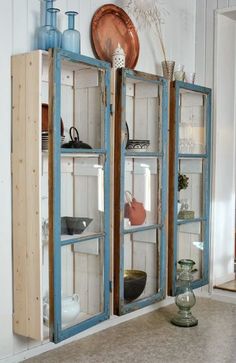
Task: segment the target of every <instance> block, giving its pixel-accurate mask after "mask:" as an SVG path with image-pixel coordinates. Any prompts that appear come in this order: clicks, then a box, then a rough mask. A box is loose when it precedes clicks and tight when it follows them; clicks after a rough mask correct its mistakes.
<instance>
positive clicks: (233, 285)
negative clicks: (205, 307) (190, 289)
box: [215, 279, 236, 292]
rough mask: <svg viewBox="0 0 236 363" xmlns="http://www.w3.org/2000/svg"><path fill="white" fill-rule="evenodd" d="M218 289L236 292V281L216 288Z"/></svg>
mask: <svg viewBox="0 0 236 363" xmlns="http://www.w3.org/2000/svg"><path fill="white" fill-rule="evenodd" d="M215 288H216V289H221V290H226V291H233V292H236V279H235V280H232V281H228V282H225V283H224V284H222V285H217V286H215Z"/></svg>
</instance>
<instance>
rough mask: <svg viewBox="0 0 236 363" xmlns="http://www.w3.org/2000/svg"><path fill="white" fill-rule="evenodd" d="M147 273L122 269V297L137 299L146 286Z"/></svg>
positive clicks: (127, 300) (129, 300)
mask: <svg viewBox="0 0 236 363" xmlns="http://www.w3.org/2000/svg"><path fill="white" fill-rule="evenodd" d="M146 281H147V274H146V272H145V271H140V270H125V271H124V299H125V301H126V302H131V301H133V300H135V299H137V298H138V297H139V296H140V295H141V294H142V292H143V290H144V289H145V286H146Z"/></svg>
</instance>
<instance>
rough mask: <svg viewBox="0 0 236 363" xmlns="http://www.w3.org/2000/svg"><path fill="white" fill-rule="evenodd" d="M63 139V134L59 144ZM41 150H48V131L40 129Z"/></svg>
mask: <svg viewBox="0 0 236 363" xmlns="http://www.w3.org/2000/svg"><path fill="white" fill-rule="evenodd" d="M64 141H65V136H61V144H63V143H64ZM42 150H48V131H42Z"/></svg>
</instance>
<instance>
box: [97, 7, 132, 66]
mask: <svg viewBox="0 0 236 363" xmlns="http://www.w3.org/2000/svg"><path fill="white" fill-rule="evenodd" d="M91 35H92V41H93V46H94V50H95V52H96V54H97V56H98V58H99V59H102V60H105V61H107V62H110V63H111V62H112V54H113V52H114V50H115V49H116V48H117V46H118V43H119V44H120V46H121V47H122V48H123V49H124V52H125V55H126V59H125V66H126V67H127V68H134V67H135V66H136V63H137V61H138V56H139V39H138V34H137V31H136V29H135V27H134V24H133V23H132V21H131V19H130V18H129V16H128V15H127V14H126V12H125V11H124V10H123V9H121V8H120V7H118V6H116V5H114V4H107V5H103V6H101V7H100V8H99V9H98V10H97V11H96V13H95V14H94V16H93V19H92V23H91Z"/></svg>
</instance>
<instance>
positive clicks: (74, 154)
mask: <svg viewBox="0 0 236 363" xmlns="http://www.w3.org/2000/svg"><path fill="white" fill-rule="evenodd" d="M42 154H43V156H45V157H48V151H46V150H44V151H42ZM100 155H106V150H103V149H93V150H91V151H89V152H88V150H87V149H67V150H66V149H61V157H63V158H78V157H81V158H94V157H96V156H97V157H98V156H100Z"/></svg>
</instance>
